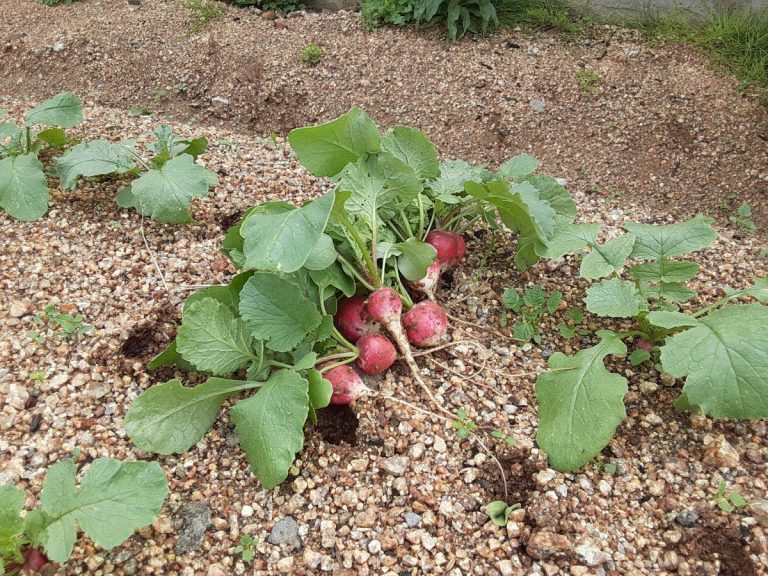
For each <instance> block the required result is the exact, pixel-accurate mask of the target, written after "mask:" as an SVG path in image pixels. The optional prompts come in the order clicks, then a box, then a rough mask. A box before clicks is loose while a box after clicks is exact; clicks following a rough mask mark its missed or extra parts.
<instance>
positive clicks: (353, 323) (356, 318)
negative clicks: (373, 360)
mask: <svg viewBox="0 0 768 576" xmlns="http://www.w3.org/2000/svg"><path fill="white" fill-rule="evenodd" d="M333 323H334V324H335V325H336V328H338V330H339V332H341V335H342V336H344V338H346V339H347V340H349V341H350V342H352V343H353V344H354V343H355V342H357V341H358V340H359V339H360V337H361V336H362V335H363V334H373V333H375V332H378V331H379V327H378V326H377V325H376V323H375V322H374V321H373V319H372V318H371V316H370V315H369V314H368V312H367V311H366V309H365V296H352V297H351V298H342V299H341V300H339V307H338V310H337V311H336V316H334V317H333Z"/></svg>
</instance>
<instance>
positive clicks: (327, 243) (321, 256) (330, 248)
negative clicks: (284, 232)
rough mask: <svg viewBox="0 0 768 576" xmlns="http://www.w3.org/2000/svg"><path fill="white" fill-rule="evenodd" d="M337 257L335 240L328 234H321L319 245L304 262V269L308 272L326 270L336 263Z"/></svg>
mask: <svg viewBox="0 0 768 576" xmlns="http://www.w3.org/2000/svg"><path fill="white" fill-rule="evenodd" d="M336 256H337V254H336V247H335V246H334V244H333V239H332V238H331V237H330V236H328V235H327V234H321V235H320V237H319V238H318V239H317V244H315V245H314V246H312V250H311V251H310V252H309V256H308V257H307V260H306V261H305V262H304V268H306V269H307V270H324V269H325V268H328V266H330V265H331V264H333V263H334V262H336Z"/></svg>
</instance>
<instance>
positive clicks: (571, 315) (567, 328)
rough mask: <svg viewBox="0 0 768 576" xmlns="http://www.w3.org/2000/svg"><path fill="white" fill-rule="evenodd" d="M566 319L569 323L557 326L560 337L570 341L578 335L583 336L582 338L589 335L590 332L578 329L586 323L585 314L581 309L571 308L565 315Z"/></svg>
mask: <svg viewBox="0 0 768 576" xmlns="http://www.w3.org/2000/svg"><path fill="white" fill-rule="evenodd" d="M565 317H566V318H567V319H568V323H565V322H561V323H560V324H558V325H557V331H558V332H559V333H560V336H562V337H563V338H565V339H566V340H570V339H571V338H573V337H575V336H576V334H581V335H582V336H585V335H586V334H589V330H586V329H583V328H582V329H579V328H577V326H578V325H579V324H581V323H582V322H583V321H584V312H582V311H581V308H571V309H570V310H568V312H566V313H565Z"/></svg>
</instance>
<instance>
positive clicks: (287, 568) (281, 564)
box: [277, 556, 293, 574]
mask: <svg viewBox="0 0 768 576" xmlns="http://www.w3.org/2000/svg"><path fill="white" fill-rule="evenodd" d="M277 569H278V570H279V571H280V572H282V573H283V574H289V573H290V572H293V556H287V557H285V558H280V560H278V561H277Z"/></svg>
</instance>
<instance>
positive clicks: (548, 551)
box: [525, 531, 571, 560]
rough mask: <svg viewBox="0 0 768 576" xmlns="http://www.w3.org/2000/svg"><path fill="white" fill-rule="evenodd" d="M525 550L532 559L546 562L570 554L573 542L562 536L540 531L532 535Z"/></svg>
mask: <svg viewBox="0 0 768 576" xmlns="http://www.w3.org/2000/svg"><path fill="white" fill-rule="evenodd" d="M525 549H526V551H527V552H528V555H529V556H530V557H531V558H534V559H536V560H546V559H547V558H551V557H553V556H560V555H563V554H565V553H567V552H570V550H571V542H570V540H568V538H567V537H565V536H563V535H562V534H556V533H554V532H547V531H539V532H534V533H533V534H532V535H531V538H530V539H529V540H528V544H527V545H526V547H525Z"/></svg>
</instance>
